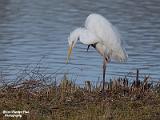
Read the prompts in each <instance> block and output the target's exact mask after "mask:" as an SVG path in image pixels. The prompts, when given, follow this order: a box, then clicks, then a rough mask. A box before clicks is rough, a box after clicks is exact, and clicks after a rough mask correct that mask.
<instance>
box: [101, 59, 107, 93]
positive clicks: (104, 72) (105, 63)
mask: <svg viewBox="0 0 160 120" xmlns="http://www.w3.org/2000/svg"><path fill="white" fill-rule="evenodd" d="M106 65H107V60H106V59H105V58H104V60H103V87H102V92H103V93H104V92H105V91H104V87H105V75H106Z"/></svg>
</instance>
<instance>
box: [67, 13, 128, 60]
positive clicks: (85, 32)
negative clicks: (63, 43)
mask: <svg viewBox="0 0 160 120" xmlns="http://www.w3.org/2000/svg"><path fill="white" fill-rule="evenodd" d="M78 39H79V40H80V42H82V43H83V44H87V45H90V44H95V43H98V44H96V46H95V49H96V50H97V51H98V52H99V53H100V54H101V55H102V56H104V57H109V58H113V59H115V60H118V61H125V60H126V59H127V57H128V55H127V53H126V52H125V49H124V48H123V47H122V42H121V40H120V35H119V33H118V31H117V29H116V28H115V27H114V26H113V25H112V24H111V23H110V22H109V21H108V20H107V19H106V18H104V17H103V16H101V15H99V14H90V15H89V16H88V17H87V19H86V21H85V28H77V29H75V30H74V31H73V32H71V33H70V36H69V38H68V42H69V45H71V44H73V47H74V46H75V44H76V42H77V40H78Z"/></svg>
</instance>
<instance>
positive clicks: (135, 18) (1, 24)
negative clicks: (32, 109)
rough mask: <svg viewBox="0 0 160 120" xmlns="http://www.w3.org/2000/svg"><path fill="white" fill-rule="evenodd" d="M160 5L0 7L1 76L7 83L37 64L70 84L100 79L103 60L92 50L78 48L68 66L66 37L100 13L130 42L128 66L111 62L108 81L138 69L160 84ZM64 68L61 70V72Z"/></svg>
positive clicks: (76, 1) (60, 2) (7, 3)
mask: <svg viewBox="0 0 160 120" xmlns="http://www.w3.org/2000/svg"><path fill="white" fill-rule="evenodd" d="M159 6H160V1H159V0H145V1H144V0H134V1H130V0H117V1H116V0H115V1H111V0H46V1H44V0H23V1H22V0H14V1H13V0H12V1H11V0H3V1H1V2H0V55H1V57H0V71H1V72H4V73H5V74H6V75H7V78H8V79H11V78H13V79H14V78H16V75H17V74H16V73H17V72H19V71H21V70H22V69H24V68H25V67H26V66H33V67H34V66H36V64H38V65H39V66H40V67H41V69H43V72H44V73H45V72H46V73H48V74H50V73H54V72H55V71H58V73H59V74H58V73H57V74H58V75H57V76H61V75H62V74H63V73H65V72H67V71H68V70H69V73H70V74H69V77H70V78H71V79H75V80H80V81H85V80H93V81H96V80H98V79H99V78H100V79H101V78H102V77H101V75H102V59H101V57H100V56H99V55H98V53H96V52H95V50H94V49H93V48H91V49H90V50H89V52H86V48H87V46H85V45H82V44H80V43H78V45H77V46H76V48H75V49H74V50H73V56H72V59H71V61H70V64H68V65H65V59H66V56H67V44H68V43H67V37H68V35H69V33H70V31H72V30H73V29H75V28H76V27H79V26H83V24H84V21H85V18H86V17H87V16H88V15H89V14H90V13H94V12H95V13H100V14H102V15H103V16H105V17H106V18H108V19H109V20H110V21H111V22H112V23H113V24H114V25H116V26H117V28H118V29H119V30H120V33H121V36H122V39H123V40H124V41H125V42H126V44H127V45H126V50H127V53H128V55H129V59H128V61H127V62H126V63H123V64H118V63H116V62H114V61H113V62H111V63H110V64H109V65H108V67H107V79H110V78H114V77H118V76H120V75H126V74H127V73H128V72H135V70H136V69H137V68H139V69H140V72H141V74H142V75H145V74H150V76H151V77H152V79H155V80H158V79H160V74H159V73H160V19H159V18H160V12H159V11H160V7H159ZM60 68H62V69H60Z"/></svg>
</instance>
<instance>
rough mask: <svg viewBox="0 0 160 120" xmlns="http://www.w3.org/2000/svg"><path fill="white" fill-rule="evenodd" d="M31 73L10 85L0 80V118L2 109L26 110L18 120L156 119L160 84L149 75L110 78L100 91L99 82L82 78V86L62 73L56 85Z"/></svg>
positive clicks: (159, 108)
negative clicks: (150, 80)
mask: <svg viewBox="0 0 160 120" xmlns="http://www.w3.org/2000/svg"><path fill="white" fill-rule="evenodd" d="M34 74H35V73H34ZM35 76H36V77H33V75H32V77H29V78H28V79H24V80H20V81H18V82H16V83H14V84H13V83H12V84H9V83H7V84H6V83H4V82H2V84H1V87H0V111H1V113H0V119H3V120H8V119H10V118H7V117H4V115H3V114H2V111H3V110H27V111H29V112H30V113H29V114H24V115H23V116H22V118H21V119H22V120H158V119H159V118H160V84H159V83H155V84H153V83H152V82H149V77H145V78H144V79H143V80H141V81H140V80H139V79H138V77H137V79H136V80H133V81H132V82H129V80H128V79H127V78H126V77H125V78H119V79H116V80H111V81H110V82H108V83H106V85H105V93H102V92H101V84H100V85H93V84H92V82H90V81H86V82H85V85H84V86H79V85H76V84H75V83H74V82H72V81H70V80H68V79H67V77H66V75H65V76H64V78H63V80H62V81H61V82H60V83H59V84H58V83H56V82H54V84H53V83H50V84H47V82H46V79H47V78H48V77H44V76H43V75H40V76H41V77H40V76H38V77H37V74H36V75H35ZM42 76H43V77H42ZM31 78H32V79H31ZM33 78H35V79H33ZM12 119H16V118H12ZM19 119H20V118H19Z"/></svg>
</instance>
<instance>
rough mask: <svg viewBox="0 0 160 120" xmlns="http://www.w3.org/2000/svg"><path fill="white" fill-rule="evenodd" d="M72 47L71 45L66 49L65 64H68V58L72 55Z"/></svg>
mask: <svg viewBox="0 0 160 120" xmlns="http://www.w3.org/2000/svg"><path fill="white" fill-rule="evenodd" d="M72 47H73V45H71V46H69V48H68V55H67V60H66V64H68V61H69V58H70V56H71V53H72Z"/></svg>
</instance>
